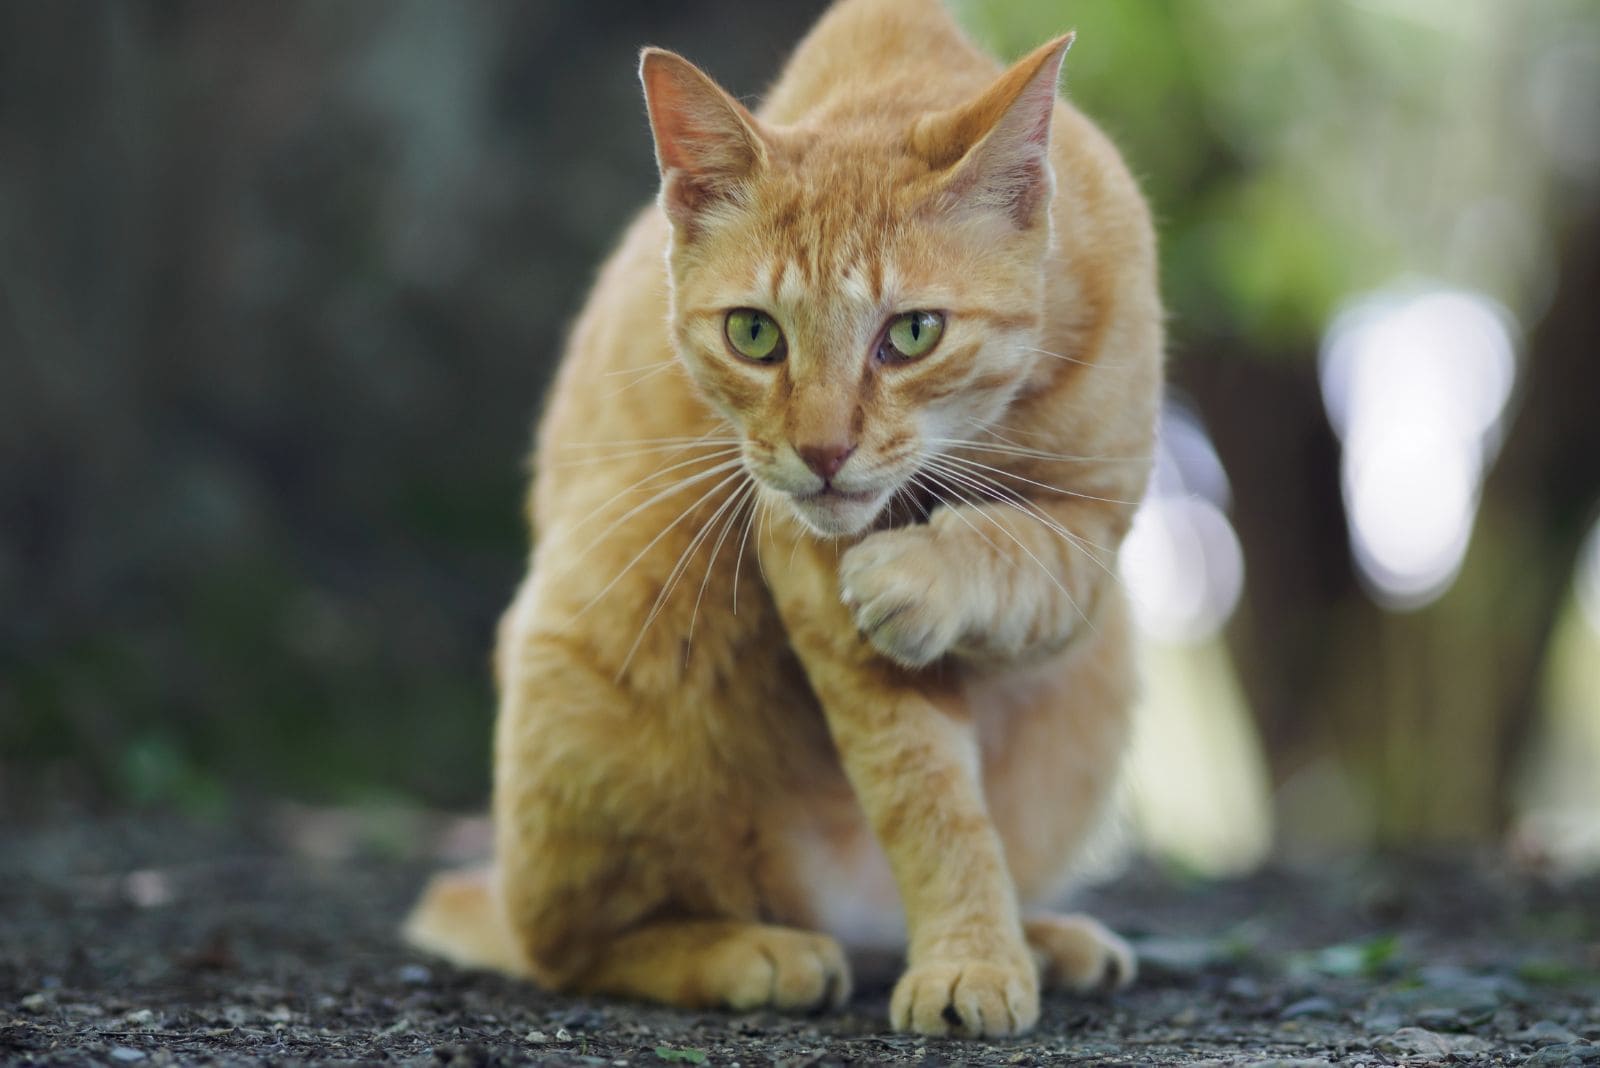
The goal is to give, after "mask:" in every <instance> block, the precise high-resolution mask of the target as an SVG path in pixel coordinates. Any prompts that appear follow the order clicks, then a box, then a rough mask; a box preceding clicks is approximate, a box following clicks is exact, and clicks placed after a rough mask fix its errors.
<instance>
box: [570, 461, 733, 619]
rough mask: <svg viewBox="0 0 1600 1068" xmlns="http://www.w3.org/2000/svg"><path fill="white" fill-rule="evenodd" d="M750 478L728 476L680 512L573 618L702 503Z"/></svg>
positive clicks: (615, 582)
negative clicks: (740, 479) (735, 483)
mask: <svg viewBox="0 0 1600 1068" xmlns="http://www.w3.org/2000/svg"><path fill="white" fill-rule="evenodd" d="M695 477H696V478H701V477H709V474H708V475H704V476H702V475H696V476H695ZM748 477H749V476H748V475H746V474H745V473H744V472H743V471H735V472H734V473H733V474H731V475H728V476H726V477H725V478H723V480H722V481H721V482H718V483H717V484H716V485H714V486H712V487H711V488H710V489H708V490H706V491H705V492H704V493H702V494H701V495H700V496H699V497H697V498H696V499H695V501H694V503H693V504H691V505H689V507H687V508H685V509H684V510H683V511H682V512H680V513H679V514H678V518H676V519H674V520H673V521H672V522H670V523H668V524H667V525H666V526H665V527H662V528H661V530H660V532H659V533H657V534H656V536H655V537H653V538H651V539H650V541H649V542H647V543H646V544H645V547H644V548H642V549H640V550H639V551H638V552H637V553H636V554H634V557H633V559H631V560H629V561H628V562H627V563H626V564H624V565H623V566H622V570H621V571H618V572H617V573H616V575H615V576H614V577H613V578H612V579H611V581H610V582H608V583H606V584H605V586H604V587H602V588H601V590H600V592H599V593H597V594H595V595H594V596H593V597H591V598H590V599H589V601H588V603H587V604H585V605H584V606H583V607H582V608H580V609H578V611H577V612H575V613H574V614H573V617H572V618H573V619H579V618H581V617H582V616H583V614H584V613H585V612H587V611H589V609H591V608H593V607H594V606H595V605H596V604H598V603H599V602H600V599H601V598H602V597H604V596H605V595H606V594H608V593H610V592H611V589H612V587H614V586H615V585H616V584H617V583H619V582H621V581H622V576H624V575H626V574H627V573H628V572H629V571H631V570H633V567H634V565H636V564H637V563H638V562H639V561H640V560H643V559H644V558H645V555H646V554H648V553H649V552H650V550H651V549H654V548H655V547H656V546H657V545H658V544H660V542H661V539H662V538H664V537H666V536H667V534H668V533H670V532H671V531H672V529H673V528H674V527H676V526H677V525H678V524H679V523H682V522H683V521H684V520H685V519H687V518H689V515H690V514H691V513H692V512H694V511H695V510H696V509H697V508H699V507H700V505H701V504H702V503H704V501H705V500H706V499H707V498H708V497H710V496H711V495H712V494H713V493H716V492H717V491H718V490H720V489H722V488H723V487H724V486H726V485H727V484H728V483H730V482H733V481H734V480H735V479H739V478H748Z"/></svg>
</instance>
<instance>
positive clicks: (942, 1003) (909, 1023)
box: [889, 961, 1039, 1038]
mask: <svg viewBox="0 0 1600 1068" xmlns="http://www.w3.org/2000/svg"><path fill="white" fill-rule="evenodd" d="M1038 1020H1039V986H1038V983H1037V981H1036V980H1035V978H1034V976H1033V974H1032V972H1031V971H1027V970H1023V969H1020V968H1016V967H1012V966H1008V965H1004V964H995V963H991V962H988V961H964V962H959V961H951V962H942V961H932V962H929V963H926V964H917V965H913V966H912V967H911V968H909V969H908V970H907V971H906V973H905V975H903V976H901V977H900V982H899V983H897V984H896V985H895V988H894V996H893V997H892V998H891V999H890V1002H889V1023H890V1024H891V1025H892V1026H893V1027H894V1029H895V1030H896V1031H913V1032H915V1033H917V1034H919V1035H960V1036H962V1037H965V1038H1001V1037H1004V1036H1006V1035H1020V1034H1022V1033H1023V1032H1025V1031H1028V1030H1031V1029H1032V1028H1033V1025H1034V1024H1035V1023H1037V1022H1038Z"/></svg>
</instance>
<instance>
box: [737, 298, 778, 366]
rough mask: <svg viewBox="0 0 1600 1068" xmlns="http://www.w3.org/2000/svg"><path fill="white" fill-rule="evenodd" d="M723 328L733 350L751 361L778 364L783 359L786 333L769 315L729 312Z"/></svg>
mask: <svg viewBox="0 0 1600 1068" xmlns="http://www.w3.org/2000/svg"><path fill="white" fill-rule="evenodd" d="M723 329H724V330H725V332H726V337H727V339H728V345H729V347H730V348H732V349H733V351H734V352H735V353H737V354H738V355H740V356H742V357H744V358H745V359H747V360H754V361H756V362H757V363H774V362H776V361H778V360H781V359H782V358H783V331H781V330H779V329H778V324H777V323H775V322H773V321H772V316H770V315H768V314H767V313H765V312H759V311H756V310H755V309H754V308H735V309H733V310H732V311H730V312H729V313H728V315H727V319H726V325H725V326H724V328H723Z"/></svg>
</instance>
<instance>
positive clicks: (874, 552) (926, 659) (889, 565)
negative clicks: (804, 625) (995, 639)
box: [839, 527, 962, 667]
mask: <svg viewBox="0 0 1600 1068" xmlns="http://www.w3.org/2000/svg"><path fill="white" fill-rule="evenodd" d="M951 566H952V564H951V562H950V561H948V560H945V559H944V558H943V556H942V554H941V553H940V552H939V550H938V548H937V547H936V546H935V544H934V533H933V531H931V530H930V529H929V528H927V527H908V528H903V529H900V530H886V531H882V532H880V533H877V534H873V535H871V536H869V537H867V538H866V539H865V540H863V541H862V542H861V543H860V544H859V545H856V546H854V547H853V548H851V549H850V550H849V551H848V552H846V553H845V554H844V559H843V560H842V561H841V562H840V565H839V597H840V599H841V600H843V601H844V604H845V606H846V607H847V608H849V609H850V613H851V615H852V617H853V618H854V619H855V624H856V627H857V628H858V629H859V630H860V631H861V633H862V634H864V635H865V636H866V638H867V640H868V641H870V642H871V643H872V644H873V646H874V647H875V648H876V649H877V650H878V651H879V652H880V653H882V654H883V655H884V656H887V657H888V658H889V659H891V660H894V661H896V662H897V663H901V664H904V665H906V666H907V667H922V666H923V665H925V664H931V663H932V662H933V661H935V660H937V659H939V658H940V657H941V656H944V655H945V654H946V653H948V652H949V651H950V648H951V647H952V646H953V645H955V643H956V641H957V639H958V638H959V637H960V636H961V630H962V619H961V612H960V598H959V596H958V595H957V594H958V591H957V581H958V577H959V576H957V575H956V574H953V573H952V571H951Z"/></svg>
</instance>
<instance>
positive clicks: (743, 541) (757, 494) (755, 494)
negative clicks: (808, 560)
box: [733, 482, 763, 615]
mask: <svg viewBox="0 0 1600 1068" xmlns="http://www.w3.org/2000/svg"><path fill="white" fill-rule="evenodd" d="M762 503H763V502H762V500H761V489H760V487H758V486H757V485H756V484H755V483H754V482H751V483H750V515H749V517H748V518H747V519H745V521H744V533H743V534H741V535H739V554H738V555H737V556H735V557H734V558H733V614H734V615H738V614H739V568H740V566H741V565H742V564H743V563H744V547H745V546H746V545H747V544H749V542H750V528H751V527H753V526H755V523H756V514H757V513H758V512H759V511H760V510H761V506H762ZM758 538H759V535H758ZM760 556H761V546H760V545H757V546H756V558H757V559H760Z"/></svg>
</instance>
